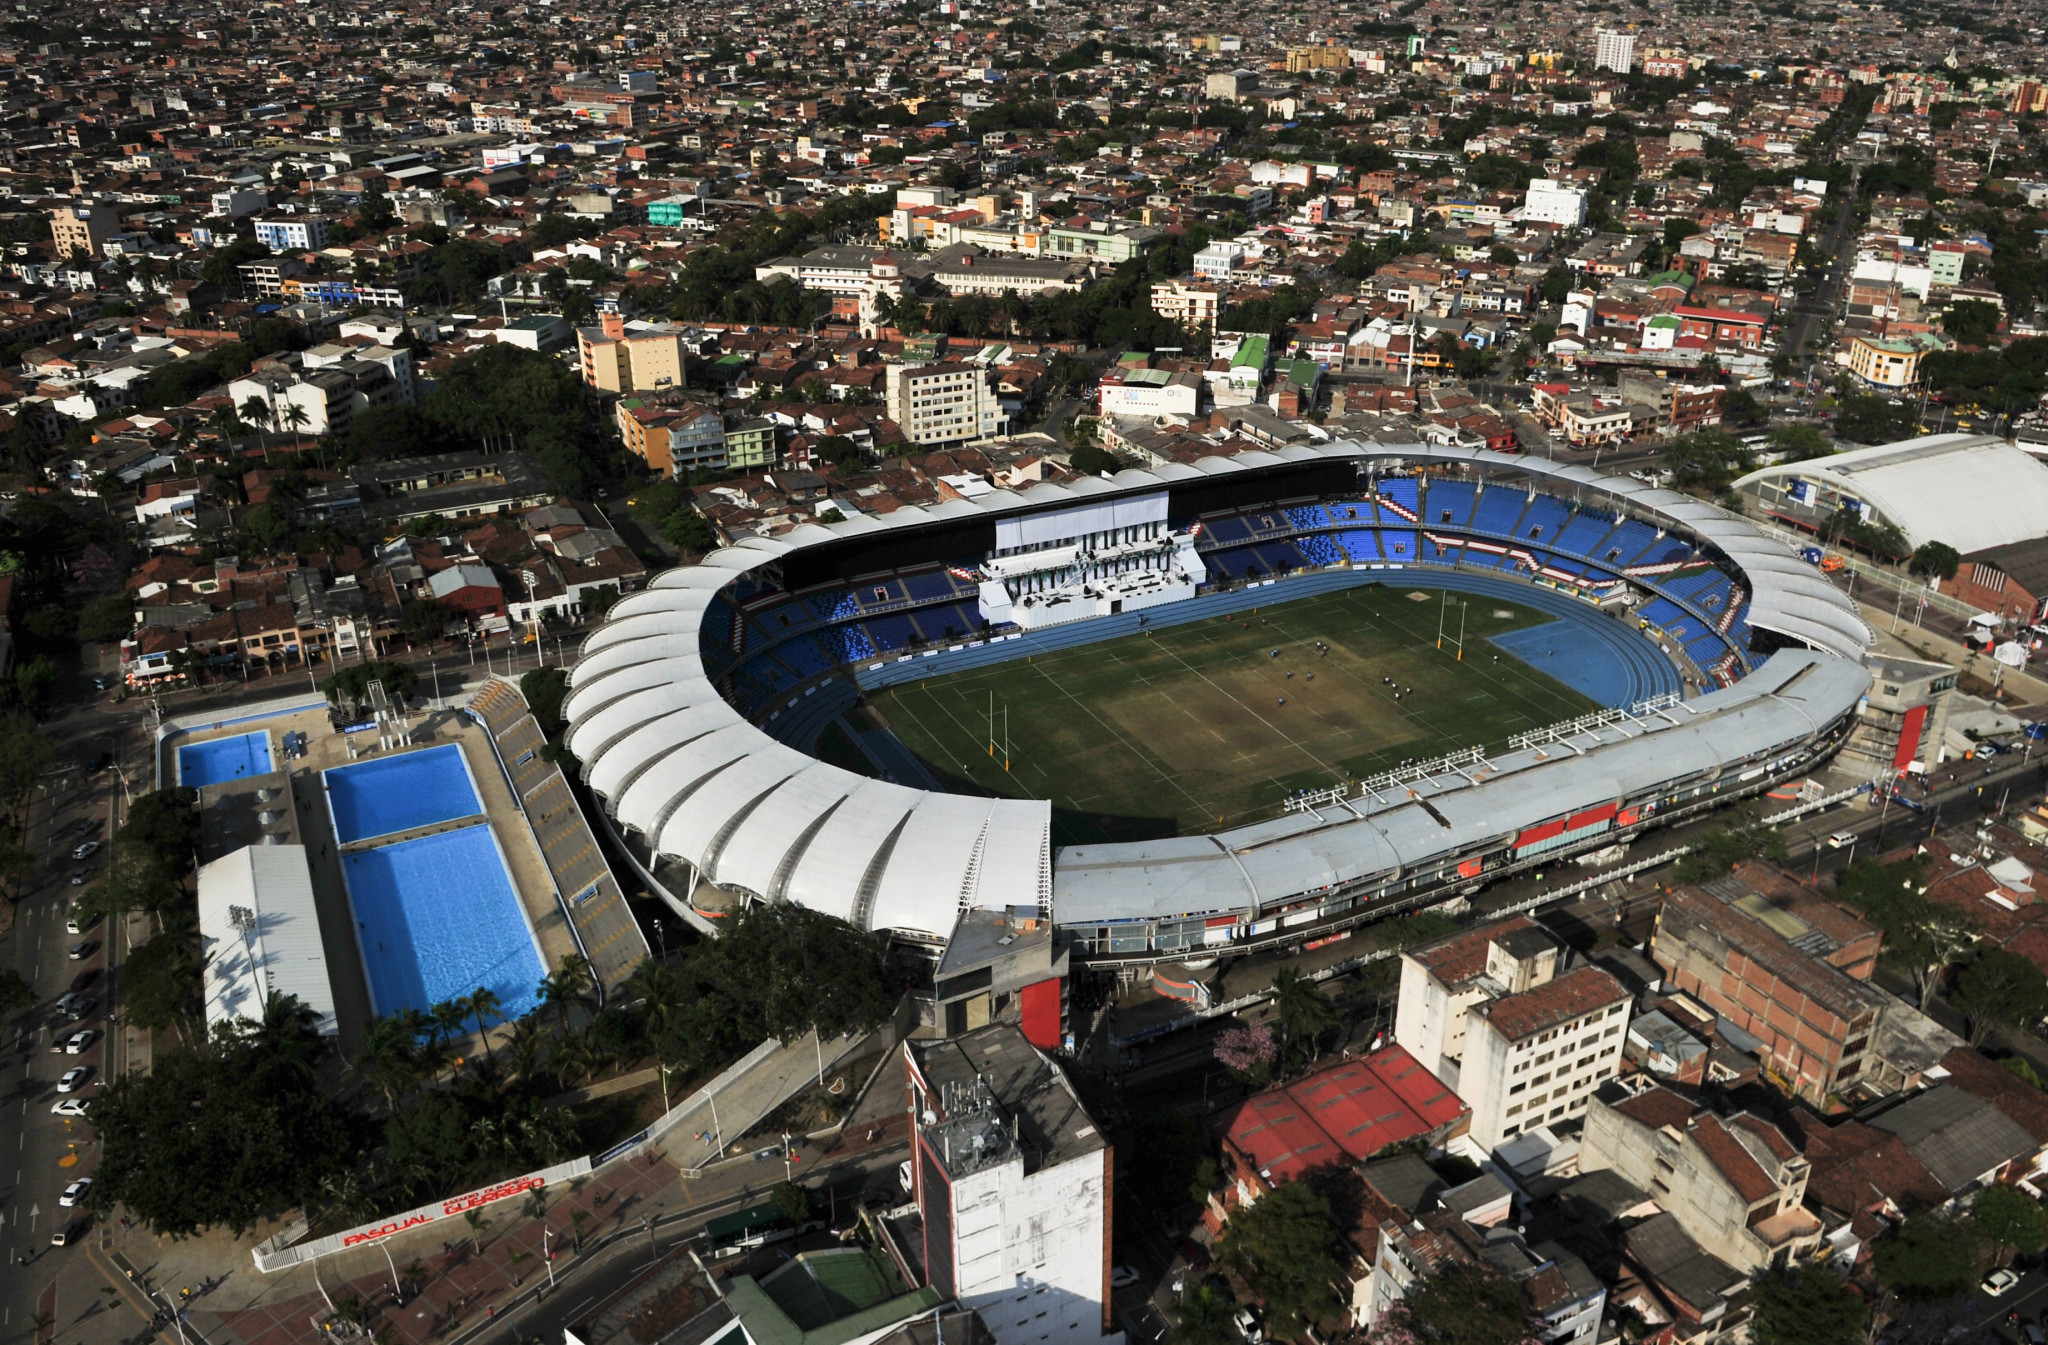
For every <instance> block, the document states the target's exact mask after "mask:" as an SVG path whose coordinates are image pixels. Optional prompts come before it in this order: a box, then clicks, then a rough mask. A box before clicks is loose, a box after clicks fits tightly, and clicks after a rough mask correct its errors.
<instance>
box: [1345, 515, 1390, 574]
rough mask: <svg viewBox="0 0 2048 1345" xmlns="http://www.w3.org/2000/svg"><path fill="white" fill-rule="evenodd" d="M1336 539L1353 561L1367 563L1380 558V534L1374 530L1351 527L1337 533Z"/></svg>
mask: <svg viewBox="0 0 2048 1345" xmlns="http://www.w3.org/2000/svg"><path fill="white" fill-rule="evenodd" d="M1339 512H1342V511H1341V510H1340V511H1339ZM1337 541H1338V543H1339V544H1340V545H1341V546H1343V548H1344V550H1345V551H1346V552H1348V553H1349V554H1350V556H1351V559H1352V560H1354V561H1357V562H1361V563H1369V562H1372V561H1376V560H1379V559H1381V556H1380V535H1379V534H1378V533H1376V532H1371V531H1369V530H1367V529H1365V528H1356V529H1351V530H1347V531H1345V532H1340V533H1338V534H1337Z"/></svg>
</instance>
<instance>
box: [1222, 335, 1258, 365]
mask: <svg viewBox="0 0 2048 1345" xmlns="http://www.w3.org/2000/svg"><path fill="white" fill-rule="evenodd" d="M1246 366H1251V367H1253V368H1258V369H1263V368H1265V367H1266V338H1265V337H1263V336H1247V337H1246V338H1245V339H1244V344H1243V345H1241V346H1239V347H1238V348H1237V358H1236V359H1234V360H1232V361H1231V362H1230V367H1231V368H1233V369H1242V368H1244V367H1246Z"/></svg>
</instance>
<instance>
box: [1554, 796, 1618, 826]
mask: <svg viewBox="0 0 2048 1345" xmlns="http://www.w3.org/2000/svg"><path fill="white" fill-rule="evenodd" d="M1616 807H1617V805H1615V804H1612V803H1603V804H1601V805H1600V806H1599V807H1598V808H1588V809H1586V811H1584V812H1583V813H1573V814H1572V815H1571V819H1570V820H1569V821H1567V822H1566V823H1565V824H1564V825H1565V830H1567V831H1577V830H1578V829H1579V828H1580V827H1590V826H1594V825H1597V824H1598V823H1601V822H1605V821H1606V820H1607V819H1608V818H1610V817H1612V816H1614V814H1615V811H1616Z"/></svg>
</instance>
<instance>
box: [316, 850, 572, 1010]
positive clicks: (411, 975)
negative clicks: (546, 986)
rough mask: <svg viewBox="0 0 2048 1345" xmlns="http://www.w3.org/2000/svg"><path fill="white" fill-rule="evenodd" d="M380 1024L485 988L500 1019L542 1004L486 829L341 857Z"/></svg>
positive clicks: (533, 951)
mask: <svg viewBox="0 0 2048 1345" xmlns="http://www.w3.org/2000/svg"><path fill="white" fill-rule="evenodd" d="M341 862H342V874H343V876H344V877H345V878H346V879H347V883H348V896H349V904H350V905H351V906H352V907H353V908H354V911H355V919H356V938H357V941H358V942H359V943H360V944H361V946H362V951H363V970H364V971H365V972H367V973H368V975H369V978H370V1007H371V1010H372V1011H373V1012H375V1013H376V1014H377V1015H379V1016H380V1017H381V1016H383V1015H386V1014H392V1013H397V1012H398V1011H399V1010H401V1009H422V1010H424V1009H431V1008H432V1007H433V1006H434V1005H436V1004H438V1003H440V1002H441V1001H442V1000H447V999H455V998H458V997H460V996H463V995H468V994H471V993H473V992H475V991H476V990H477V989H479V988H482V989H487V990H490V991H491V992H492V993H494V994H495V995H497V997H498V1003H499V1005H500V1007H501V1010H502V1012H503V1013H504V1016H505V1017H506V1018H517V1017H519V1016H520V1015H521V1014H523V1013H526V1012H527V1011H529V1010H530V1009H532V1008H533V1007H534V1006H535V1005H536V1004H538V1003H539V1002H540V980H541V977H542V976H543V975H544V974H545V973H546V968H545V967H544V966H543V965H542V962H541V955H540V947H539V944H538V943H537V942H536V941H535V938H534V933H533V927H532V926H531V925H530V924H529V923H528V922H527V918H526V909H525V907H523V906H521V905H520V904H519V894H518V893H517V892H515V891H513V890H512V878H511V875H510V874H509V873H507V872H506V869H505V860H504V857H503V856H502V855H501V854H500V853H499V851H498V843H497V840H496V838H495V837H493V836H492V835H491V829H490V827H489V826H488V825H487V824H479V825H477V826H473V827H461V828H458V829H457V830H455V831H444V832H442V833H440V834H439V835H436V836H422V837H420V838H418V839H417V840H410V841H401V842H399V843H398V844H396V845H380V846H377V847H374V848H372V849H369V850H359V851H357V852H355V853H353V854H348V855H344V856H342V861H341Z"/></svg>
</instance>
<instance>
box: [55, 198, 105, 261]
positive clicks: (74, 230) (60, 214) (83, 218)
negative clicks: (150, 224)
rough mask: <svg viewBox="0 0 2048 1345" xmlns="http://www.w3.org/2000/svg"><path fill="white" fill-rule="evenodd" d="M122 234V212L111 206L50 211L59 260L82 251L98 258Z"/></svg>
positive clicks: (94, 204)
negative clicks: (106, 245) (104, 247)
mask: <svg viewBox="0 0 2048 1345" xmlns="http://www.w3.org/2000/svg"><path fill="white" fill-rule="evenodd" d="M119 232H121V212H120V211H119V210H117V209H115V208H114V207H113V206H110V205H103V204H100V203H98V202H93V203H91V204H87V205H66V206H58V207H57V208H56V209H55V210H53V211H51V212H50V243H51V245H52V247H53V249H54V250H55V252H56V254H57V256H58V257H59V258H68V257H70V256H71V255H72V254H73V253H78V252H83V253H84V254H85V255H86V256H88V257H93V258H97V257H98V256H99V255H100V248H101V247H102V246H103V245H104V244H105V243H106V241H107V240H108V239H109V238H111V237H113V236H114V235H115V234H117V233H119Z"/></svg>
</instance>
